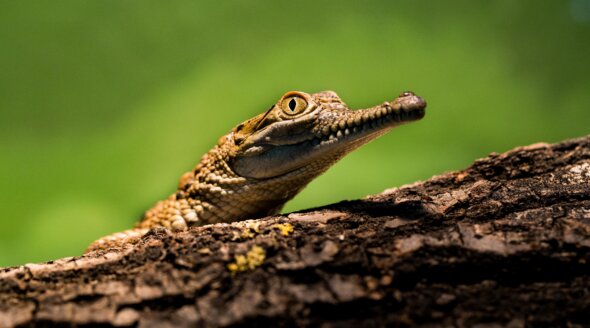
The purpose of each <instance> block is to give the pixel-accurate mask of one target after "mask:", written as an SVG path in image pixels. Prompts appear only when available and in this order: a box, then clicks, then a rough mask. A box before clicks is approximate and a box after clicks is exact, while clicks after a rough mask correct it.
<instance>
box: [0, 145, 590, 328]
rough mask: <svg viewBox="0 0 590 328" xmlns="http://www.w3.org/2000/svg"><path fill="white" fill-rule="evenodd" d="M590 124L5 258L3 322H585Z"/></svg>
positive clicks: (589, 294)
mask: <svg viewBox="0 0 590 328" xmlns="http://www.w3.org/2000/svg"><path fill="white" fill-rule="evenodd" d="M588 261H590V136H589V137H585V138H580V139H575V140H569V141H565V142H562V143H559V144H555V145H547V144H536V145H532V146H528V147H523V148H518V149H515V150H512V151H510V152H508V153H505V154H492V155H490V156H489V157H487V158H484V159H481V160H478V161H476V162H475V163H474V164H473V165H472V166H471V167H469V168H468V169H466V170H464V171H460V172H453V173H448V174H443V175H441V176H437V177H434V178H432V179H430V180H428V181H426V182H420V183H415V184H412V185H408V186H404V187H401V188H396V189H391V190H387V191H385V192H384V193H382V194H379V195H375V196H370V197H367V198H366V199H363V200H356V201H348V202H342V203H338V204H334V205H330V206H326V207H323V208H319V209H313V210H309V211H304V212H300V213H294V214H289V215H287V216H277V217H269V218H263V219H259V220H252V221H246V222H238V223H234V224H218V225H212V226H205V227H201V228H194V229H192V230H190V231H188V232H185V233H178V234H174V235H172V234H170V233H168V232H167V231H165V230H154V231H152V232H150V233H149V234H148V235H147V236H146V237H144V238H143V239H142V240H141V241H140V242H139V243H138V244H136V245H130V246H129V247H127V248H125V249H118V250H112V251H110V252H95V253H90V254H87V255H84V256H82V257H75V258H66V259H60V260H57V261H53V262H49V263H45V264H34V265H26V266H22V267H15V268H5V269H0V326H2V327H7V326H53V325H58V326H70V325H80V326H84V325H93V326H94V325H96V324H101V325H103V326H121V327H127V326H140V327H152V326H154V327H156V326H157V327H172V326H174V327H182V326H195V325H197V326H250V325H256V324H266V325H269V326H277V325H283V326H301V325H314V326H315V325H318V324H320V323H321V324H323V325H325V326H384V325H388V326H420V325H422V326H439V325H441V326H460V327H467V326H474V325H478V324H479V325H482V326H498V325H499V326H510V327H521V326H567V325H569V326H588V325H590V265H589V263H588Z"/></svg>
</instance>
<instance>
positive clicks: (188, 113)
mask: <svg viewBox="0 0 590 328" xmlns="http://www.w3.org/2000/svg"><path fill="white" fill-rule="evenodd" d="M572 3H577V2H576V1H572ZM578 7H579V6H578ZM572 8H574V7H571V6H570V3H568V2H565V1H553V2H547V3H540V2H537V1H532V0H529V1H519V2H514V1H495V2H485V3H483V2H472V1H445V2H426V1H410V0H408V1H395V2H394V1H363V2H358V1H338V2H334V1H331V2H328V1H305V2H298V3H297V4H296V5H295V4H294V3H292V2H287V1H257V2H253V1H226V2H212V1H171V2H170V1H112V0H111V1H107V0H100V1H99V0H94V1H93V0H90V1H73V0H72V1H62V2H60V4H59V5H57V4H56V3H54V2H42V1H38V2H29V1H12V2H4V3H3V5H2V10H1V11H0V156H1V159H2V160H1V161H0V170H1V172H2V175H1V176H2V178H1V179H0V194H1V199H2V202H1V204H2V207H1V212H0V265H17V264H22V263H25V262H32V261H46V260H50V259H54V258H58V257H63V256H72V255H77V254H80V253H81V252H82V251H83V250H84V248H85V247H86V246H87V245H88V244H89V243H90V242H91V241H92V240H94V239H96V238H98V237H101V236H102V235H105V234H108V233H110V232H114V231H117V230H122V229H126V228H129V227H130V226H131V225H132V224H133V223H134V222H135V221H136V219H137V218H138V217H139V216H140V215H141V213H142V211H143V210H145V209H147V208H149V207H150V206H151V205H152V204H153V202H154V201H156V200H158V199H161V198H163V197H166V196H167V195H168V194H169V193H171V192H172V191H173V190H174V188H175V186H176V181H177V179H178V178H179V177H180V175H181V174H182V173H183V172H185V171H188V170H189V169H191V168H192V167H193V166H194V165H195V164H196V163H197V161H198V160H199V158H200V156H201V155H202V154H203V153H204V152H206V151H207V150H208V149H209V148H210V147H211V146H212V145H213V144H214V143H215V142H216V140H217V139H218V138H219V137H220V136H221V135H223V134H225V133H226V132H227V131H228V130H229V129H230V128H232V127H233V126H234V125H236V124H237V123H239V122H241V121H242V120H245V119H247V118H250V117H251V116H253V115H255V114H257V113H259V112H261V111H263V110H265V109H266V108H267V107H268V106H269V105H270V104H272V103H274V102H275V101H276V100H277V99H278V98H279V97H280V96H281V95H282V94H283V93H284V92H285V91H288V90H292V89H296V90H303V91H308V92H313V91H319V90H324V89H333V90H335V91H337V92H338V93H339V94H340V96H341V97H342V98H343V99H344V100H345V101H347V102H348V104H349V105H350V106H351V107H353V108H359V107H365V106H372V105H375V104H377V103H379V102H382V101H384V100H386V99H392V98H393V97H395V96H397V95H398V94H399V93H400V92H401V91H404V90H412V91H415V92H416V93H418V94H419V95H421V96H423V97H424V98H425V99H426V100H427V101H428V103H429V106H428V109H427V115H426V117H425V119H424V120H423V121H421V122H419V123H413V124H412V125H409V126H405V127H402V128H399V129H398V130H396V131H393V132H392V133H390V134H388V135H386V136H385V137H383V138H381V139H379V140H377V141H375V142H373V143H371V144H369V145H367V146H365V147H364V148H362V149H360V150H358V151H357V152H356V153H354V154H351V155H350V156H348V157H347V158H345V159H344V160H343V161H342V162H341V163H339V164H338V165H336V166H335V167H334V168H333V169H332V170H330V171H329V172H328V173H326V174H325V175H324V176H322V177H320V178H319V179H318V180H316V181H314V182H313V183H311V184H310V186H309V187H308V188H307V189H306V190H305V191H304V192H303V193H302V194H301V195H299V196H298V197H297V198H296V199H295V200H293V201H292V202H291V203H289V204H288V205H287V207H286V209H285V210H286V211H292V210H296V209H302V208H306V207H312V206H319V205H323V204H327V203H330V202H336V201H339V200H342V199H353V198H358V197H362V196H364V195H366V194H371V193H378V192H380V191H382V190H383V189H386V188H389V187H393V186H399V185H402V184H404V183H409V182H412V181H415V180H419V179H427V178H428V177H430V176H432V175H434V174H439V173H441V172H444V171H448V170H457V169H461V168H463V167H465V166H466V165H468V164H469V163H470V162H472V161H473V160H474V159H475V158H478V157H482V156H485V155H486V154H487V153H489V152H492V151H496V152H501V151H505V150H507V149H509V148H511V147H514V146H517V145H525V144H529V143H534V142H538V141H548V142H551V141H557V140H560V139H564V138H569V137H575V136H581V135H584V134H587V133H588V132H589V129H588V126H589V125H588V123H589V122H590V114H589V113H590V111H589V109H590V107H589V106H588V105H589V104H590V92H588V91H589V90H590V78H589V76H590V61H589V60H588V58H590V42H588V40H590V33H589V32H590V23H589V22H588V21H584V19H583V18H584V17H586V18H587V17H589V15H588V13H586V14H584V13H581V14H580V13H579V12H572V10H573V9H572ZM577 10H579V8H578V9H577ZM580 17H581V18H580Z"/></svg>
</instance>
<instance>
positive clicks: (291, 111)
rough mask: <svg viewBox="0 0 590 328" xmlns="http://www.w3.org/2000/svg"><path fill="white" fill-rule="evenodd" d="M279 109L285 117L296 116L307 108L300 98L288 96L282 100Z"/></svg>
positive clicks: (305, 102) (303, 100)
mask: <svg viewBox="0 0 590 328" xmlns="http://www.w3.org/2000/svg"><path fill="white" fill-rule="evenodd" d="M281 108H282V109H283V112H285V113H286V114H287V115H296V114H299V113H301V112H303V111H304V110H305V109H306V108H307V101H306V100H305V99H303V98H302V97H300V96H296V95H293V96H289V97H286V98H285V99H283V101H282V102H281Z"/></svg>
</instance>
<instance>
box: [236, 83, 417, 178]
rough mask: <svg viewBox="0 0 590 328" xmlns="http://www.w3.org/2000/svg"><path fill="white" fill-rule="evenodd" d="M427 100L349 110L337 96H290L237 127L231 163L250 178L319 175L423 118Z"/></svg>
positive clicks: (404, 98)
mask: <svg viewBox="0 0 590 328" xmlns="http://www.w3.org/2000/svg"><path fill="white" fill-rule="evenodd" d="M425 108H426V102H425V101H424V100H423V99H422V98H420V97H418V96H417V95H415V94H414V93H412V92H404V93H402V94H401V95H400V96H399V97H397V98H395V99H394V100H393V101H390V102H385V103H383V104H381V105H378V106H375V107H372V108H368V109H360V110H350V109H349V108H348V106H347V105H346V104H345V103H344V102H343V101H342V100H341V99H340V98H339V97H338V95H337V94H336V93H335V92H332V91H324V92H319V93H314V94H308V93H304V92H299V91H291V92H288V93H286V94H285V95H284V96H283V97H281V99H279V101H278V102H277V103H276V104H274V105H273V106H272V107H271V108H270V109H268V110H267V111H266V112H265V113H263V114H260V115H258V116H256V117H254V118H252V119H250V120H248V121H246V122H243V123H241V124H239V125H238V126H236V127H235V128H234V129H233V130H232V131H231V132H230V133H229V134H228V135H227V136H226V140H224V143H225V142H229V143H233V145H234V147H232V148H233V149H234V154H233V156H232V160H231V161H230V162H229V163H228V164H229V166H230V167H231V168H232V170H233V171H234V172H236V173H237V174H238V175H240V176H242V177H245V178H253V179H271V178H275V177H280V176H284V175H287V174H289V173H291V172H296V171H299V170H302V169H305V168H309V166H313V167H314V169H313V170H310V171H313V172H315V173H316V174H313V175H318V174H319V173H321V172H323V171H325V170H326V169H328V168H329V167H330V166H331V165H332V164H333V163H335V162H336V161H337V160H338V159H340V158H342V157H343V156H344V155H346V154H347V153H349V152H351V151H352V150H354V149H356V148H357V147H359V146H361V145H363V144H365V143H367V142H369V141H371V140H373V139H375V138H377V137H379V136H381V135H383V134H384V133H386V132H387V131H389V130H390V129H391V128H393V127H395V126H398V125H401V124H403V123H406V122H410V121H415V120H419V119H421V118H422V117H424V111H425Z"/></svg>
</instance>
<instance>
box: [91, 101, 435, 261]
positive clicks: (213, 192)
mask: <svg viewBox="0 0 590 328" xmlns="http://www.w3.org/2000/svg"><path fill="white" fill-rule="evenodd" d="M425 108H426V102H425V101H424V100H423V99H422V98H420V97H418V96H416V95H414V94H413V93H411V92H404V93H402V94H401V95H400V96H399V97H398V98H396V99H394V100H393V101H391V102H385V103H383V104H381V105H378V106H375V107H372V108H368V109H363V110H355V111H352V110H350V109H349V108H348V106H346V104H345V103H344V102H342V100H341V99H340V98H339V97H338V95H336V93H334V92H332V91H324V92H319V93H314V94H307V93H304V92H297V91H292V92H288V93H286V94H285V95H284V96H283V97H281V99H279V101H278V102H277V103H276V104H275V105H273V106H272V107H271V108H270V109H269V110H268V111H266V112H265V113H262V114H260V115H258V116H256V117H254V118H252V119H250V120H247V121H246V122H243V123H241V124H239V125H238V126H236V127H235V128H234V129H232V130H231V131H230V132H229V133H228V134H227V135H225V136H223V137H221V138H220V139H219V142H218V143H217V145H216V146H215V147H213V149H211V150H210V151H209V152H208V153H207V154H205V156H203V158H202V159H201V162H200V163H199V164H198V165H197V166H196V167H195V169H194V170H192V171H191V172H188V173H186V174H184V175H183V177H182V178H181V179H180V183H179V185H178V190H177V191H176V193H174V194H173V195H171V196H170V197H168V199H166V200H163V201H160V202H158V203H157V204H156V205H155V206H154V207H153V208H152V209H150V210H149V211H147V212H146V213H145V215H144V217H143V219H142V220H141V221H140V222H139V223H138V224H137V226H136V227H135V229H131V230H127V231H123V232H120V233H116V234H113V235H110V236H107V237H104V238H102V239H100V240H98V241H96V242H94V243H93V244H92V245H91V246H90V248H89V250H94V249H104V248H109V247H113V246H118V245H123V244H125V243H127V242H133V241H134V240H137V238H139V237H140V236H141V235H143V234H144V233H146V232H147V231H149V229H150V228H153V227H157V226H163V227H165V228H168V229H170V230H172V231H183V230H186V229H187V228H188V227H191V226H201V225H205V224H211V223H219V222H232V221H240V220H246V219H252V218H259V217H263V216H266V215H273V214H277V213H278V212H279V211H280V210H281V208H282V207H283V205H284V204H285V203H286V202H287V201H288V200H290V199H291V198H293V197H294V196H295V195H296V194H297V193H298V192H299V191H301V190H302V189H303V188H304V187H305V186H306V185H307V184H308V183H309V182H310V181H311V180H313V179H314V178H315V177H317V176H319V175H320V174H322V173H323V172H324V171H326V170H327V169H328V168H329V167H330V166H332V165H333V164H334V163H336V162H337V161H338V160H339V159H341V158H342V157H344V156H345V155H346V154H348V153H350V152H351V151H353V150H354V149H356V148H358V147H360V146H361V145H363V144H365V143H367V142H369V141H371V140H373V139H375V138H377V137H379V136H381V135H383V134H385V133H386V132H388V131H389V130H390V129H391V128H393V127H395V126H397V125H400V124H403V123H406V122H410V121H414V120H418V119H421V118H422V117H423V116H424V110H425Z"/></svg>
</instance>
